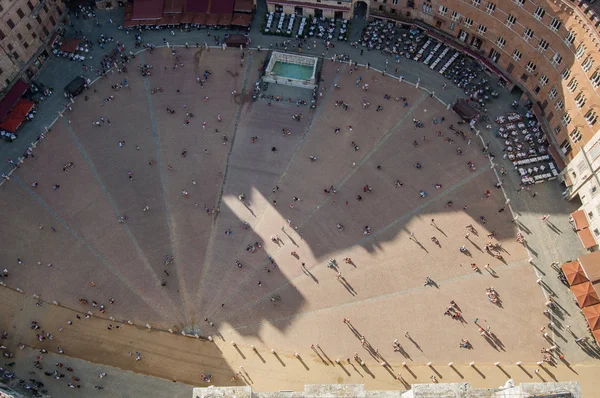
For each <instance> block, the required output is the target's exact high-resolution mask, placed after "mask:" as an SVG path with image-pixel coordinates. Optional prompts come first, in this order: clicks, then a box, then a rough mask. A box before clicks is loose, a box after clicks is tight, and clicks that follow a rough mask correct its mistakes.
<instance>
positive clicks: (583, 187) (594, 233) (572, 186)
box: [561, 132, 600, 250]
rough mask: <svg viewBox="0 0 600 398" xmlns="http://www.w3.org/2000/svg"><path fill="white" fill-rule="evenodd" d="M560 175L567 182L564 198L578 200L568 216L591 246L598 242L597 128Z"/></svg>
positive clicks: (599, 142)
mask: <svg viewBox="0 0 600 398" xmlns="http://www.w3.org/2000/svg"><path fill="white" fill-rule="evenodd" d="M561 179H562V180H563V182H564V183H565V185H566V186H567V189H566V190H565V192H564V196H565V198H566V199H568V200H572V199H575V198H579V200H580V201H581V207H580V208H579V210H578V211H577V212H576V213H579V215H578V216H572V217H571V218H572V220H571V223H572V224H573V228H574V229H576V230H577V231H578V234H579V236H580V238H581V240H582V243H583V245H584V247H586V249H590V250H595V249H597V246H598V242H600V195H599V194H600V132H597V133H596V134H595V135H594V136H593V137H592V139H591V140H589V141H588V142H587V143H586V144H585V145H583V146H582V147H581V149H580V151H579V153H577V155H575V157H573V159H572V160H571V162H569V164H568V165H567V167H566V168H565V169H564V170H563V171H562V174H561ZM576 213H573V214H574V215H575V214H576ZM586 230H587V231H586Z"/></svg>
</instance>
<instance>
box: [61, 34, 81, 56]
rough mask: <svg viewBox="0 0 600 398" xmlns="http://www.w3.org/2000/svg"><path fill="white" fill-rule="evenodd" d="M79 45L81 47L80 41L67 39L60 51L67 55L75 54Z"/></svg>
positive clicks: (64, 40)
mask: <svg viewBox="0 0 600 398" xmlns="http://www.w3.org/2000/svg"><path fill="white" fill-rule="evenodd" d="M77 45H79V40H77V39H73V38H65V39H63V41H62V44H61V45H60V51H63V52H66V53H75V52H77Z"/></svg>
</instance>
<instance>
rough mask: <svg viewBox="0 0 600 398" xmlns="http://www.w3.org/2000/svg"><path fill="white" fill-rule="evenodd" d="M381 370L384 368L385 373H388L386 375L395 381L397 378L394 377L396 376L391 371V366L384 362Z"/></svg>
mask: <svg viewBox="0 0 600 398" xmlns="http://www.w3.org/2000/svg"><path fill="white" fill-rule="evenodd" d="M383 368H384V369H385V370H387V371H388V373H389V374H390V376H392V379H394V380H396V379H397V378H398V377H396V375H395V374H394V371H393V369H392V368H391V366H390V365H387V362H386V365H385V366H384V367H383Z"/></svg>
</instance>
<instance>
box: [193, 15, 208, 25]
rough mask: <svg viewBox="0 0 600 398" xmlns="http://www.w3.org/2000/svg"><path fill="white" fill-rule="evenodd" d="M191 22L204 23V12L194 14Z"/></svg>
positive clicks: (195, 23)
mask: <svg viewBox="0 0 600 398" xmlns="http://www.w3.org/2000/svg"><path fill="white" fill-rule="evenodd" d="M192 23H193V24H194V25H204V24H205V23H206V14H204V13H202V14H196V15H194V20H193V21H192Z"/></svg>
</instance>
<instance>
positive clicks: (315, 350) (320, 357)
mask: <svg viewBox="0 0 600 398" xmlns="http://www.w3.org/2000/svg"><path fill="white" fill-rule="evenodd" d="M313 351H314V352H315V354H317V356H318V357H319V359H320V360H321V361H322V362H323V363H324V364H325V366H329V362H327V361H326V360H325V358H323V357H322V356H321V354H320V353H319V352H318V351H317V349H316V348H313Z"/></svg>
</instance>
